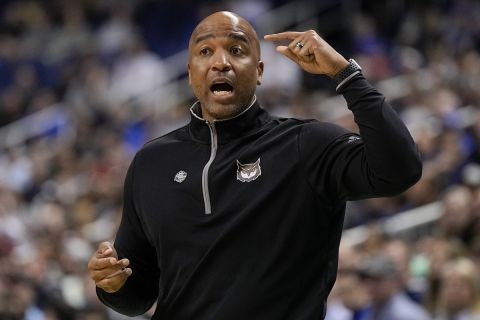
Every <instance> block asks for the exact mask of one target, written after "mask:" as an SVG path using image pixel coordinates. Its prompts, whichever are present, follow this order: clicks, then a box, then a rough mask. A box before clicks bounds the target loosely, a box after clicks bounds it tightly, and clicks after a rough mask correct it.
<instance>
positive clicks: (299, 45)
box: [295, 41, 303, 49]
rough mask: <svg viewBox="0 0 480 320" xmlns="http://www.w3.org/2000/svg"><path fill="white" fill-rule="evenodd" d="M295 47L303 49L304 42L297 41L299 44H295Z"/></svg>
mask: <svg viewBox="0 0 480 320" xmlns="http://www.w3.org/2000/svg"><path fill="white" fill-rule="evenodd" d="M295 47H297V48H299V49H302V48H303V43H301V42H300V41H298V42H297V44H296V45H295Z"/></svg>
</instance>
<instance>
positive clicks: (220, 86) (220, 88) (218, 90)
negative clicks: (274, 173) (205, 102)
mask: <svg viewBox="0 0 480 320" xmlns="http://www.w3.org/2000/svg"><path fill="white" fill-rule="evenodd" d="M210 91H212V93H213V94H214V95H216V96H226V95H229V94H231V93H232V92H233V87H232V86H231V85H230V84H228V83H226V82H219V83H215V84H213V85H212V86H211V87H210Z"/></svg>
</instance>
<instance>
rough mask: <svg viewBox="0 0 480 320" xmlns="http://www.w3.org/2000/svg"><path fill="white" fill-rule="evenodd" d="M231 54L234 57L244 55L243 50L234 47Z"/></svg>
mask: <svg viewBox="0 0 480 320" xmlns="http://www.w3.org/2000/svg"><path fill="white" fill-rule="evenodd" d="M230 52H231V53H232V54H233V55H236V56H237V55H240V54H242V53H243V51H242V49H240V48H239V47H232V48H231V49H230Z"/></svg>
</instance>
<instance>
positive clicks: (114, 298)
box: [97, 155, 160, 316]
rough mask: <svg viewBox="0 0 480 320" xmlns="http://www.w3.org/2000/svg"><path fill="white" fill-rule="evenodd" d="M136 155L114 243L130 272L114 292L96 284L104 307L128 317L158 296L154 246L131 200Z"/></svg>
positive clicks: (151, 302) (146, 307) (142, 311)
mask: <svg viewBox="0 0 480 320" xmlns="http://www.w3.org/2000/svg"><path fill="white" fill-rule="evenodd" d="M137 157H138V155H137ZM137 157H136V158H135V159H134V160H133V162H132V164H131V165H130V167H129V169H128V172H127V176H126V179H125V184H124V199H123V204H124V205H123V213H122V220H121V223H120V226H119V229H118V232H117V235H116V238H115V242H114V246H115V249H116V251H117V254H118V257H119V259H122V258H128V259H129V260H130V266H129V267H130V268H131V269H132V274H131V275H130V277H129V278H128V279H127V281H126V283H125V285H124V286H123V287H122V288H121V289H120V290H119V291H117V292H114V293H108V292H106V291H104V290H102V289H100V288H98V287H97V296H98V298H99V299H100V300H101V301H102V302H103V303H104V304H105V305H106V306H108V307H110V308H112V309H113V310H115V311H117V312H119V313H122V314H125V315H127V316H136V315H140V314H143V313H145V312H146V311H148V309H149V308H150V307H151V306H152V305H153V303H154V302H155V300H156V299H157V297H158V281H159V276H160V272H159V270H158V268H157V258H156V251H155V248H154V247H153V246H152V245H151V243H150V241H149V240H148V238H147V236H146V234H145V231H144V230H145V229H144V228H143V224H142V220H141V217H140V215H139V214H138V210H137V208H136V206H135V201H134V190H135V186H134V184H135V182H134V171H135V170H136V169H135V162H136V159H137Z"/></svg>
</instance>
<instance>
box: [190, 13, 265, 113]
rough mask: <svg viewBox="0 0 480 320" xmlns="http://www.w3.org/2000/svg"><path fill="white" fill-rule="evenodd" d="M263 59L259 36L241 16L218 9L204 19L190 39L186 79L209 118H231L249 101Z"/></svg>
mask: <svg viewBox="0 0 480 320" xmlns="http://www.w3.org/2000/svg"><path fill="white" fill-rule="evenodd" d="M262 73H263V62H261V61H260V49H259V44H258V38H257V35H256V34H255V31H254V30H253V29H252V27H251V26H250V25H249V24H248V23H247V22H246V21H245V20H243V19H242V18H240V17H238V16H236V15H234V14H232V13H229V12H218V13H215V14H213V15H211V16H209V17H207V18H206V19H204V20H203V21H202V22H201V23H200V24H199V25H198V26H197V28H196V29H195V30H194V31H193V33H192V36H191V38H190V43H189V60H188V75H189V83H190V85H191V87H192V89H193V92H194V94H195V96H196V97H197V98H198V100H199V101H200V104H201V106H202V116H203V118H204V119H206V120H208V121H210V122H211V121H212V120H214V119H226V118H231V117H233V116H235V115H237V114H239V113H240V112H242V111H243V110H244V109H245V108H246V107H248V106H249V104H250V103H251V101H252V99H253V96H254V94H255V89H256V87H257V84H260V80H261V78H262Z"/></svg>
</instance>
